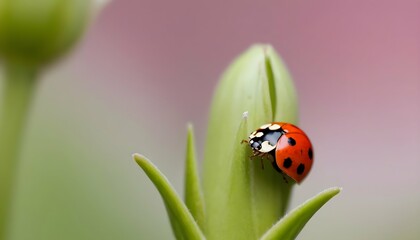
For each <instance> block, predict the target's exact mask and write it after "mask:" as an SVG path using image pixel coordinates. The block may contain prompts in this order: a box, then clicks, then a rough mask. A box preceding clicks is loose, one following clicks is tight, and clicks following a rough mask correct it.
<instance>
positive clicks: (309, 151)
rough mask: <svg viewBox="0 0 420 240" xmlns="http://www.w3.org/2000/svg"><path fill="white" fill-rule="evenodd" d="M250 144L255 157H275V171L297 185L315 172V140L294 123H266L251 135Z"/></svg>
mask: <svg viewBox="0 0 420 240" xmlns="http://www.w3.org/2000/svg"><path fill="white" fill-rule="evenodd" d="M248 143H249V145H250V146H251V148H252V150H253V152H254V156H262V157H265V156H271V157H272V159H273V160H272V161H273V162H272V163H273V166H274V168H275V169H276V170H278V171H280V172H283V173H285V174H286V175H287V176H289V177H291V178H292V179H293V180H295V181H296V182H297V183H300V182H302V180H303V179H304V178H305V177H306V175H308V173H309V171H310V170H311V167H312V162H313V157H314V152H313V148H312V144H311V141H310V140H309V138H308V137H307V136H306V134H305V132H303V131H302V130H301V129H300V128H298V127H296V126H295V125H293V124H290V123H284V122H273V123H268V124H264V125H262V126H261V127H260V128H258V129H257V130H255V131H254V132H252V133H251V135H249V141H248Z"/></svg>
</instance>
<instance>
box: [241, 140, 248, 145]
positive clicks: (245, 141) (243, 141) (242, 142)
mask: <svg viewBox="0 0 420 240" xmlns="http://www.w3.org/2000/svg"><path fill="white" fill-rule="evenodd" d="M244 143H249V142H248V140H246V139H243V140H242V141H241V144H244Z"/></svg>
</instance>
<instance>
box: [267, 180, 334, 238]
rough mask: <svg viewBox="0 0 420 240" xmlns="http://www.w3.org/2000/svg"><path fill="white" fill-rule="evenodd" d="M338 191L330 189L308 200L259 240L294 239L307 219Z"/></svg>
mask: <svg viewBox="0 0 420 240" xmlns="http://www.w3.org/2000/svg"><path fill="white" fill-rule="evenodd" d="M340 191H341V188H330V189H327V190H325V191H323V192H321V193H319V194H318V195H316V196H315V197H313V198H311V199H309V200H308V201H306V202H305V203H303V204H302V205H300V206H299V207H297V208H295V209H294V210H292V211H291V212H290V213H289V214H287V215H286V216H285V217H283V218H282V219H281V220H280V221H278V222H277V223H276V224H275V225H274V226H273V227H272V228H271V229H270V230H268V231H267V232H266V233H265V234H264V235H263V236H262V237H261V240H276V239H282V240H292V239H295V238H296V236H297V235H298V234H299V233H300V231H301V230H302V228H303V227H304V226H305V224H306V223H307V222H308V221H309V219H311V217H312V216H313V215H314V214H315V213H316V212H317V211H318V210H319V209H320V208H321V207H322V206H323V205H324V204H325V203H326V202H328V201H329V200H330V199H331V198H332V197H334V196H335V195H337V194H338V193H339V192H340Z"/></svg>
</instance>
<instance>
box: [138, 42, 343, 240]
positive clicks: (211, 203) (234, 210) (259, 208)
mask: <svg viewBox="0 0 420 240" xmlns="http://www.w3.org/2000/svg"><path fill="white" fill-rule="evenodd" d="M241 116H242V117H241ZM273 121H284V122H289V123H294V124H296V122H297V98H296V92H295V89H294V86H293V83H292V81H291V78H290V76H289V74H288V72H287V70H286V68H285V67H284V65H283V63H282V61H281V60H280V58H279V57H278V55H277V54H276V52H275V51H274V49H273V48H272V47H271V46H269V45H255V46H253V47H251V48H250V49H249V50H248V51H247V52H245V53H244V54H243V55H241V56H240V57H239V58H238V59H236V60H235V61H234V62H233V64H232V65H231V66H230V67H229V68H228V70H227V71H226V73H225V74H224V76H223V78H222V80H221V82H220V84H219V86H218V88H217V89H216V94H215V96H214V100H213V105H212V109H211V113H210V121H209V129H208V137H207V142H206V147H205V151H206V152H205V159H204V166H203V167H204V171H203V173H204V177H203V191H202V190H201V184H200V181H199V177H198V172H197V164H196V157H195V147H194V138H193V132H192V128H191V127H190V128H189V130H188V138H187V157H186V167H185V203H184V202H183V201H182V200H181V198H180V196H179V195H178V194H177V193H176V191H175V189H174V188H173V187H172V186H171V184H170V183H169V181H168V180H167V178H166V177H165V176H164V175H163V173H162V172H160V171H159V169H158V168H157V167H156V166H155V165H153V164H152V163H151V162H150V161H149V160H148V159H147V158H146V157H144V156H142V155H140V154H134V156H133V157H134V160H135V161H136V162H137V163H138V165H139V166H140V167H141V168H142V169H143V170H144V172H145V173H146V174H147V175H148V176H149V178H150V180H151V181H152V182H153V184H155V186H156V188H157V189H158V191H159V193H160V194H161V196H162V198H163V201H164V203H165V206H166V209H167V212H168V216H169V220H170V223H171V225H172V229H173V232H174V234H175V237H176V239H207V240H212V239H217V240H220V239H249V240H251V239H261V240H271V239H284V240H292V239H295V237H296V236H297V235H298V234H299V232H300V231H301V230H302V228H303V227H304V226H305V224H306V223H307V222H308V221H309V219H310V218H311V217H312V216H313V215H314V214H315V213H316V212H317V211H318V210H319V209H320V208H321V207H322V206H323V205H324V204H325V203H326V202H328V201H329V200H330V199H331V198H332V197H334V196H335V195H337V194H338V193H339V192H340V191H341V189H340V188H330V189H327V190H325V191H323V192H321V193H320V194H318V195H316V196H315V197H313V198H311V199H310V200H308V201H306V202H305V203H303V204H302V205H300V206H299V207H297V208H295V209H294V210H292V211H291V212H289V213H288V214H287V215H286V216H284V213H285V211H286V208H287V205H288V201H289V196H290V191H291V188H292V186H293V185H294V181H293V180H292V179H291V178H288V177H286V176H282V174H279V173H278V172H277V171H276V170H274V168H272V167H271V166H267V167H266V168H265V169H261V165H260V162H259V161H255V160H254V161H251V159H250V156H251V154H252V152H251V149H250V147H249V146H248V144H241V143H243V140H245V139H247V137H248V134H249V133H251V132H252V131H254V130H255V129H256V128H258V127H259V126H261V125H262V124H265V123H269V122H273ZM267 165H269V164H267ZM284 178H288V179H289V180H288V181H285V180H286V179H284ZM202 193H204V198H203V197H202Z"/></svg>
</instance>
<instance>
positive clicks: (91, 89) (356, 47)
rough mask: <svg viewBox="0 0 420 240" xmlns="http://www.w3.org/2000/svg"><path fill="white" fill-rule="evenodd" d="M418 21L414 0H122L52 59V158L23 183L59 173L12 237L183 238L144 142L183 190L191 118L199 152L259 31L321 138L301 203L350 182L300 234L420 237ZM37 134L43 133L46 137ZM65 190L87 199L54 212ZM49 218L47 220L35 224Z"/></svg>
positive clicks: (36, 128) (47, 109) (20, 215)
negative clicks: (213, 106) (226, 83)
mask: <svg viewBox="0 0 420 240" xmlns="http://www.w3.org/2000/svg"><path fill="white" fill-rule="evenodd" d="M419 23H420V2H419V1H415V0H413V1H391V0H387V1H296V0H294V1H278V0H277V1H274V0H273V1H258V2H257V1H240V0H236V1H210V2H209V1H206V2H203V1H192V0H184V1H166V2H160V1H135V0H125V1H124V0H115V1H113V2H111V4H109V6H108V7H107V8H105V9H104V11H103V12H102V13H101V14H100V15H99V17H98V19H97V20H96V21H95V22H94V23H93V24H92V26H91V28H90V30H89V31H88V33H87V34H86V38H85V39H84V41H83V42H82V44H80V45H79V47H78V49H77V50H76V51H75V52H74V53H73V54H71V56H70V57H69V58H68V59H66V60H65V61H63V62H61V63H60V64H59V65H58V66H57V67H56V68H52V69H50V70H49V71H48V72H46V73H45V79H44V80H43V82H42V84H41V86H40V89H39V95H38V98H37V99H36V103H35V106H34V109H33V117H32V119H31V122H30V124H29V133H28V137H27V140H26V143H25V149H24V156H26V157H29V156H37V158H39V159H46V160H45V161H49V164H50V165H49V168H50V170H48V169H47V170H45V169H40V167H37V166H38V164H37V163H34V162H30V161H29V160H27V161H29V162H28V163H27V165H26V166H25V167H22V174H21V175H22V180H21V184H22V185H24V183H25V180H24V179H27V178H28V175H29V177H31V179H32V181H31V182H30V183H28V184H29V185H25V186H26V187H24V186H22V187H21V190H20V192H19V194H18V195H19V196H20V198H19V199H25V198H30V196H31V195H30V194H31V191H33V189H37V188H39V187H41V186H43V183H44V182H48V181H49V180H48V179H51V177H53V178H54V179H55V181H58V185H59V186H60V187H57V189H54V190H52V189H50V188H42V187H41V190H40V191H41V193H44V194H40V195H39V196H37V197H36V198H35V199H34V198H32V199H31V201H30V202H29V201H28V200H20V201H19V202H18V204H17V205H18V207H17V209H20V210H17V211H16V220H15V222H16V224H15V231H14V239H34V238H31V237H29V236H32V237H34V236H36V237H35V238H37V239H38V237H39V239H43V237H51V238H52V239H54V237H55V238H56V239H64V238H63V236H61V238H60V235H59V233H60V232H61V233H65V234H66V236H67V237H68V239H75V238H76V237H78V238H79V239H98V238H97V237H98V236H101V238H102V239H168V238H171V237H172V235H171V230H170V225H169V222H168V220H167V218H166V213H165V210H164V205H163V203H162V202H161V200H160V197H159V195H158V193H157V191H155V190H154V188H153V186H152V184H151V183H150V182H149V181H148V179H147V178H146V176H145V174H144V173H143V172H141V171H140V169H138V167H137V166H136V165H135V164H134V163H133V161H132V160H131V158H130V156H131V154H132V153H134V152H141V153H143V154H145V155H147V156H148V157H149V158H150V159H152V160H153V161H154V162H155V163H156V164H157V165H158V166H159V167H160V169H161V170H162V171H163V172H165V173H166V174H167V176H168V178H169V179H170V180H171V181H172V182H173V183H174V185H175V187H176V188H177V190H178V191H179V192H182V184H183V183H182V181H183V156H184V148H185V143H184V139H185V129H186V127H185V126H186V123H187V122H193V123H194V126H195V129H196V134H197V140H198V146H199V156H202V149H203V145H204V139H205V132H206V121H207V116H208V115H207V114H208V111H209V106H210V101H211V97H212V93H213V89H214V87H215V85H216V84H217V81H218V78H219V76H220V75H221V73H222V72H223V70H224V69H225V68H226V67H227V65H228V64H229V63H230V61H232V60H233V58H234V57H236V56H237V55H238V54H240V53H241V52H243V51H244V50H246V49H247V48H248V47H249V46H250V45H251V44H253V43H270V44H272V45H273V46H274V47H275V48H276V49H277V51H278V52H279V53H280V55H281V56H282V57H283V59H284V60H285V62H286V64H287V66H288V68H289V70H290V71H291V74H292V76H293V77H294V81H295V84H296V87H297V91H298V94H299V101H300V125H301V127H302V128H303V129H305V130H306V131H307V133H308V134H309V135H310V136H311V139H312V141H313V143H314V145H315V150H316V163H315V165H314V168H313V170H312V172H311V174H310V176H309V177H308V178H307V179H306V181H305V182H304V183H303V184H302V185H300V186H298V187H296V188H295V190H294V195H293V200H292V203H291V206H292V207H294V206H296V205H298V204H300V203H301V202H303V201H304V200H306V199H307V198H309V197H311V196H313V195H315V194H316V193H318V192H320V191H321V190H323V189H325V188H328V187H332V186H341V187H343V188H344V190H343V192H342V194H340V195H339V196H338V197H337V198H335V199H333V200H332V201H331V202H329V203H328V204H327V205H326V206H325V207H324V208H323V209H322V210H321V211H320V212H318V213H317V214H316V215H315V216H314V218H313V219H312V220H311V221H310V222H309V223H308V224H307V227H306V228H305V229H304V230H303V232H302V233H301V235H300V236H299V239H302V240H303V239H419V238H420V228H419V227H418V226H419V223H420V222H419V221H420V220H419V217H420V203H419V202H420V192H419V190H418V186H419V184H420V174H419V169H420V104H419V103H420V28H419ZM46 129H47V130H46ZM52 129H53V130H52ZM46 131H47V133H46ZM40 135H42V136H44V138H45V139H46V140H45V141H44V144H40V143H38V144H35V142H37V139H38V137H39V136H40ZM57 141H59V142H61V144H66V149H64V148H63V149H60V148H59V147H57V148H58V149H57V148H55V149H54V151H57V154H56V155H54V156H59V157H60V158H59V159H57V158H55V157H52V155H51V154H52V153H51V151H52V150H51V144H56V142H57ZM57 146H59V145H57ZM67 148H68V149H67ZM74 152H77V154H76V155H75V154H74ZM70 153H71V154H70ZM66 154H67V155H66ZM66 156H68V157H67V158H66ZM48 159H50V160H48ZM63 159H65V161H61V160H63ZM56 160H58V161H59V162H60V163H56ZM63 164H64V167H63ZM34 169H35V170H34ZM64 169H65V171H63V170H64ZM68 179H72V180H68ZM74 179H76V180H74ZM85 180H86V181H85ZM31 184H32V185H31ZM66 184H68V185H66ZM63 186H64V187H63ZM68 188H70V189H72V190H68ZM57 191H58V193H57ZM51 194H61V195H64V196H66V197H65V200H63V201H64V202H59V203H57V202H55V201H54V200H53V199H52V198H51ZM63 198H64V197H63ZM69 199H70V200H69ZM45 202H47V203H45ZM63 204H65V206H67V207H68V208H70V209H72V207H74V206H78V208H79V209H87V211H88V212H89V213H88V214H87V216H85V214H86V212H81V211H82V210H74V211H72V213H66V214H70V215H69V217H68V218H66V219H65V220H60V221H57V219H59V217H55V216H54V214H53V215H51V216H48V215H47V216H45V215H43V214H44V213H45V212H44V211H43V210H45V209H48V211H57V216H61V214H60V211H63V210H62V208H63ZM80 206H82V207H81V208H80ZM34 209H36V210H34ZM51 209H52V210H51ZM78 211H79V212H78ZM41 216H42V217H43V218H45V219H46V220H45V221H46V222H48V224H47V223H45V224H42V223H39V224H38V226H37V227H30V225H31V223H32V222H34V221H36V220H37V219H39V218H41ZM98 218H101V219H102V220H101V221H100V222H99V223H93V222H94V221H95V219H98ZM79 221H81V222H79ZM83 221H84V222H83ZM68 225H73V227H72V229H68ZM51 226H54V227H55V228H57V229H58V230H57V233H52V232H51V231H50V229H51ZM22 228H25V229H26V233H22V232H20V231H19V229H22ZM85 231H86V232H85ZM25 234H26V235H25ZM57 237H58V238H57ZM44 239H45V238H44ZM66 239H67V238H66Z"/></svg>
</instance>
